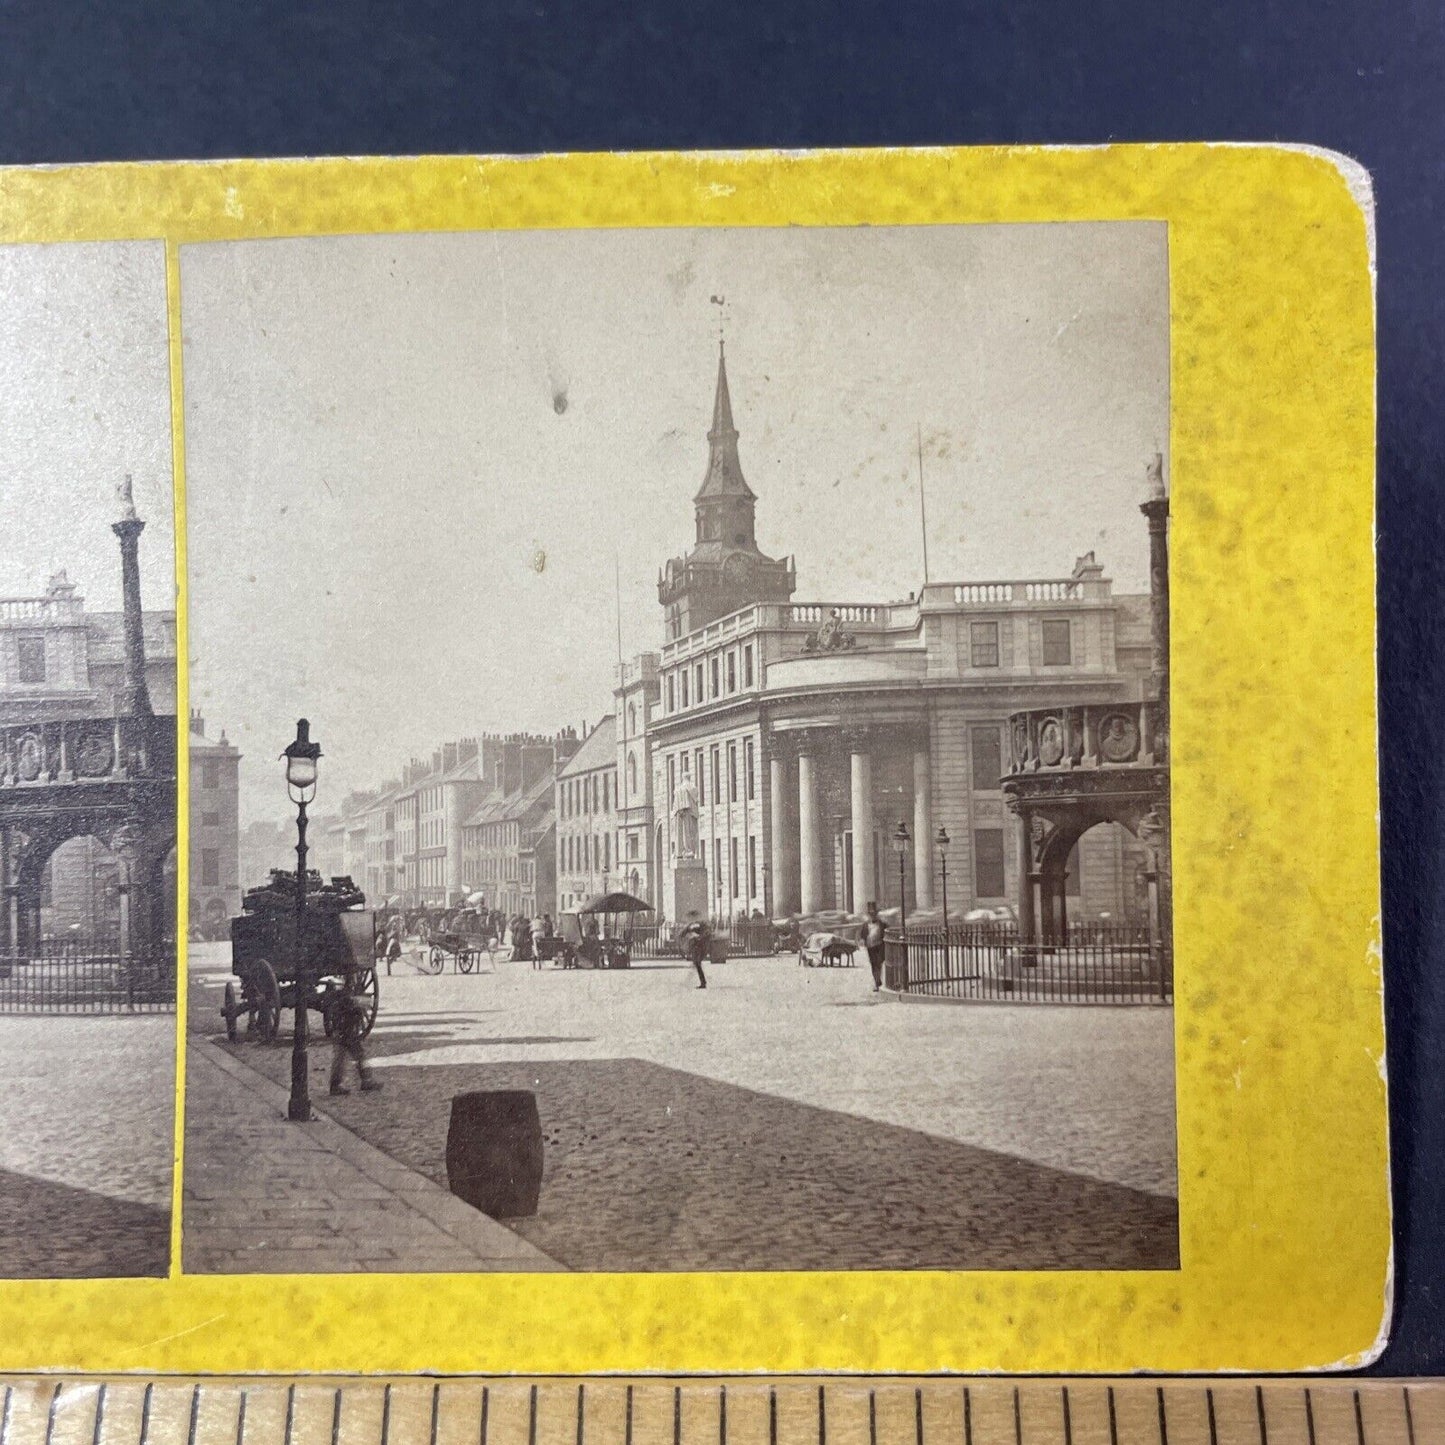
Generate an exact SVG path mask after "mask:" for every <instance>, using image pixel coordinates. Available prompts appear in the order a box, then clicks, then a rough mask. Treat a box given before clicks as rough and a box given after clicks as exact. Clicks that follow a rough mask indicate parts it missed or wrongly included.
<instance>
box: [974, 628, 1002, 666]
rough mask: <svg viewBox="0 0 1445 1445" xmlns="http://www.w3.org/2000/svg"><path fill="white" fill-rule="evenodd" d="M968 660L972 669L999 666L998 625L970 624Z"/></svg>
mask: <svg viewBox="0 0 1445 1445" xmlns="http://www.w3.org/2000/svg"><path fill="white" fill-rule="evenodd" d="M968 660H969V665H970V666H972V667H997V666H998V623H997V622H970V623H969V624H968Z"/></svg>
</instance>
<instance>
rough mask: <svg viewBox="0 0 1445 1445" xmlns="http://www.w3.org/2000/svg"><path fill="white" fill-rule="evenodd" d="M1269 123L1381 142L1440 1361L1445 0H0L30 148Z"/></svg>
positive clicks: (1414, 1193) (1398, 1143) (19, 147)
mask: <svg viewBox="0 0 1445 1445" xmlns="http://www.w3.org/2000/svg"><path fill="white" fill-rule="evenodd" d="M1271 139H1278V140H1288V141H1308V142H1312V143H1314V144H1316V145H1321V146H1330V147H1333V148H1335V149H1337V150H1341V151H1345V152H1347V153H1349V154H1350V155H1353V156H1355V157H1356V158H1358V159H1359V160H1361V161H1362V162H1364V164H1365V165H1366V166H1367V167H1368V168H1369V170H1370V172H1371V173H1372V175H1373V177H1374V182H1375V193H1376V197H1377V203H1378V223H1379V272H1380V282H1379V323H1380V330H1379V348H1380V409H1379V531H1380V537H1379V560H1380V697H1381V708H1382V718H1383V762H1382V781H1383V788H1384V800H1385V802H1384V831H1385V850H1386V851H1385V866H1384V881H1385V957H1386V975H1387V985H1388V987H1387V1009H1388V1016H1389V1017H1388V1027H1389V1038H1390V1046H1389V1047H1390V1085H1391V1109H1392V1128H1393V1133H1394V1141H1393V1142H1394V1151H1395V1160H1396V1164H1395V1171H1396V1172H1395V1187H1396V1299H1397V1313H1396V1322H1395V1332H1394V1340H1393V1343H1392V1344H1391V1346H1390V1349H1389V1351H1388V1352H1387V1354H1386V1355H1385V1357H1384V1359H1383V1360H1382V1361H1381V1363H1380V1365H1379V1366H1378V1367H1377V1369H1378V1370H1379V1371H1381V1372H1397V1373H1407V1372H1408V1373H1423V1372H1442V1371H1445V1325H1442V1322H1441V1307H1442V1299H1445V1263H1442V1247H1441V1240H1442V1238H1445V1058H1442V1056H1445V962H1442V959H1441V957H1440V952H1441V947H1440V940H1441V905H1442V900H1445V887H1442V884H1445V879H1442V861H1445V859H1442V848H1441V798H1442V778H1441V757H1442V752H1445V747H1442V737H1441V733H1442V728H1441V719H1442V717H1445V688H1442V678H1445V633H1442V628H1441V601H1442V581H1445V566H1442V559H1441V551H1440V535H1441V532H1440V526H1439V512H1440V506H1439V501H1438V486H1439V480H1440V477H1441V472H1442V463H1445V423H1442V408H1445V367H1442V360H1441V350H1442V333H1445V328H1442V311H1445V288H1442V285H1441V281H1442V269H1445V268H1442V259H1441V257H1442V250H1445V246H1442V215H1441V204H1442V169H1445V4H1442V3H1441V0H1416V3H1407V0H1388V3H1380V0H1377V3H1371V0H1358V3H1356V4H1340V3H1331V0H1313V3H1308V0H1299V3H1288V4H1286V3H1281V0H1212V3H1211V0H1119V3H1115V4H1085V3H1067V0H1059V3H1056V4H1040V3H1028V0H1013V3H1011V4H1004V3H1002V0H1001V3H998V4H981V3H977V0H961V3H957V4H952V5H937V4H928V3H921V0H895V3H893V4H887V5H884V4H866V3H854V4H843V3H839V0H834V3H803V4H793V5H788V4H784V3H781V0H712V3H710V4H707V5H694V4H688V3H683V0H639V3H637V4H635V5H630V6H624V5H618V6H616V7H615V8H613V9H610V10H609V9H608V8H606V7H603V6H601V5H597V4H588V3H572V4H563V3H559V0H546V3H518V0H509V3H501V4H493V5H481V4H466V3H457V4H454V5H448V4H439V3H436V0H416V3H410V4H405V3H401V0H356V3H332V4H309V3H302V0H297V3H281V0H254V3H250V4H238V3H234V0H196V3H192V4H190V5H175V6H170V7H167V6H164V5H160V4H147V3H143V0H111V3H104V0H96V3H95V4H93V5H86V4H79V3H75V0H0V162H4V163H26V162H41V161H93V160H110V159H117V158H124V159H133V158H155V159H161V158H187V157H217V156H269V155H313V154H314V155H322V154H328V153H347V154H365V153H391V154H416V153H420V152H437V151H539V150H562V149H589V150H598V149H618V148H623V149H636V148H641V147H666V148H692V147H700V148H718V147H728V148H732V147H749V146H789V147H792V146H818V145H880V144H884V145H887V144H904V143H907V144H914V143H929V144H932V143H940V144H941V143H981V142H1027V141H1050V142H1097V141H1106V140H1245V141H1258V140H1271ZM0 451H3V439H0ZM0 466H3V457H0ZM1256 480H1257V483H1258V485H1259V486H1261V487H1268V485H1269V478H1268V477H1260V478H1257V479H1256ZM1369 762H1370V760H1369V759H1368V758H1366V757H1361V759H1360V766H1361V767H1367V766H1369ZM1296 841H1297V845H1298V847H1299V848H1300V849H1302V850H1305V851H1306V852H1313V851H1316V850H1321V849H1326V848H1328V847H1329V846H1330V840H1329V839H1328V838H1320V837H1301V838H1299V839H1298V840H1296ZM1278 962H1279V966H1280V967H1282V968H1288V967H1290V960H1288V959H1280V960H1279V961H1278ZM1297 983H1298V986H1299V987H1300V988H1301V989H1308V988H1309V986H1310V980H1309V977H1308V975H1307V974H1304V973H1302V974H1301V975H1300V976H1299V978H1298V980H1297ZM1281 1307H1282V1308H1289V1307H1290V1305H1289V1304H1288V1303H1285V1304H1282V1306H1281ZM1309 1307H1310V1303H1309V1302H1308V1301H1300V1302H1299V1308H1301V1309H1305V1308H1309Z"/></svg>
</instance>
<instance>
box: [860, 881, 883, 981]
mask: <svg viewBox="0 0 1445 1445" xmlns="http://www.w3.org/2000/svg"><path fill="white" fill-rule="evenodd" d="M883 937H884V933H883V920H882V919H881V918H879V916H878V905H877V904H876V903H870V904H869V905H868V912H867V913H866V914H865V915H864V918H863V947H864V948H866V949H867V950H868V964H869V967H870V968H872V970H873V992H874V993H877V992H878V990H879V989H880V988H882V987H883Z"/></svg>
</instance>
